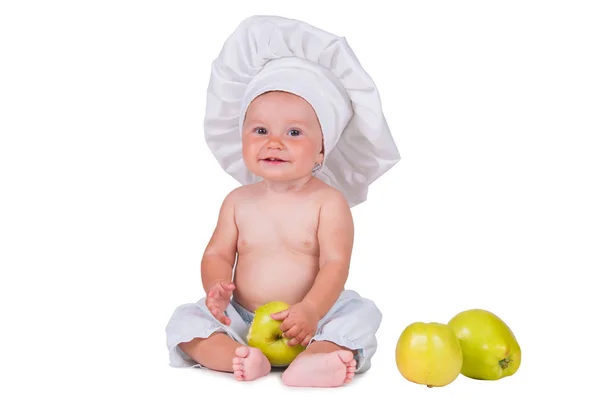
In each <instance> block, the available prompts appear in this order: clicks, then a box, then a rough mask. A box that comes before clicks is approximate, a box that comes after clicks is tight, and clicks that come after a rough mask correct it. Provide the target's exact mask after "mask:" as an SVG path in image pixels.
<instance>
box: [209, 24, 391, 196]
mask: <svg viewBox="0 0 600 398" xmlns="http://www.w3.org/2000/svg"><path fill="white" fill-rule="evenodd" d="M268 91H287V92H290V93H292V94H296V95H298V96H300V97H302V98H304V99H305V100H306V101H307V102H308V103H309V104H311V105H312V107H313V109H314V110H315V113H316V114H317V117H318V119H319V122H320V124H321V129H322V131H323V141H324V162H323V164H322V167H321V168H320V169H319V170H317V171H316V172H315V174H316V176H317V177H318V178H320V179H321V180H323V181H324V182H326V183H328V184H330V185H331V186H333V187H335V188H337V189H339V190H340V191H341V192H342V193H343V194H344V196H345V197H346V199H347V201H348V203H349V205H350V206H351V207H352V206H355V205H357V204H359V203H361V202H363V201H365V200H366V199H367V192H368V187H369V185H370V184H371V183H372V182H373V181H375V180H376V179H377V178H379V177H380V176H381V175H382V174H383V173H385V172H386V171H388V170H389V169H390V168H391V167H392V166H394V165H395V164H396V163H397V162H398V161H399V160H400V154H399V152H398V148H397V147H396V144H395V142H394V139H393V138H392V135H391V133H390V130H389V127H388V124H387V121H386V119H385V116H384V115H383V111H382V107H381V100H380V97H379V92H378V91H377V88H376V86H375V84H374V83H373V81H372V79H371V78H370V77H369V75H368V74H367V73H366V71H365V70H364V69H363V67H362V66H361V65H360V63H359V61H358V59H357V58H356V56H355V54H354V53H353V51H352V49H351V48H350V47H349V45H348V44H347V42H346V40H345V38H343V37H338V36H335V35H333V34H331V33H328V32H325V31H323V30H321V29H318V28H316V27H314V26H311V25H309V24H307V23H304V22H301V21H297V20H294V19H288V18H283V17H278V16H253V17H250V18H247V19H245V20H244V21H242V23H241V24H240V25H239V26H238V27H237V29H236V30H235V31H234V32H233V33H232V34H231V35H230V36H229V37H228V38H227V40H226V41H225V44H224V45H223V48H222V50H221V52H220V53H219V56H218V57H217V59H215V60H214V62H213V64H212V72H211V76H210V81H209V85H208V97H207V103H206V115H205V121H204V129H205V137H206V142H207V144H208V146H209V148H210V150H211V151H212V152H213V154H214V156H215V157H216V159H217V161H218V162H219V164H220V165H221V167H222V168H223V169H224V170H225V171H226V172H227V173H228V174H230V175H231V176H233V177H234V178H235V179H236V180H237V181H238V182H240V183H241V184H250V183H254V182H257V181H259V180H260V177H258V176H256V175H254V174H253V173H251V172H250V171H249V170H248V169H247V168H246V166H245V164H244V160H243V157H242V140H241V126H242V123H243V120H244V117H245V114H246V110H247V108H248V106H249V105H250V102H251V101H252V100H253V99H254V98H256V97H257V96H258V95H260V94H263V93H265V92H268Z"/></svg>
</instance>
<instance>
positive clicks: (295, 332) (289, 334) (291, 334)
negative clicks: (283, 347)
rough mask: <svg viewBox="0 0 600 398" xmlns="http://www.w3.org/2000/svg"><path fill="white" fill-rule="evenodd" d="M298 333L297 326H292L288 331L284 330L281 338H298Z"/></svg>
mask: <svg viewBox="0 0 600 398" xmlns="http://www.w3.org/2000/svg"><path fill="white" fill-rule="evenodd" d="M298 333H300V328H299V327H298V326H297V325H294V326H292V327H291V328H289V329H288V330H286V331H285V332H284V333H283V336H284V337H285V338H287V339H290V340H291V339H293V338H294V337H296V336H298Z"/></svg>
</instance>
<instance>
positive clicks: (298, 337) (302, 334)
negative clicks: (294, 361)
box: [294, 330, 307, 344]
mask: <svg viewBox="0 0 600 398" xmlns="http://www.w3.org/2000/svg"><path fill="white" fill-rule="evenodd" d="M306 335H307V333H306V332H305V331H304V330H301V331H300V332H298V334H297V335H296V337H295V338H294V339H295V340H296V341H297V342H298V344H300V343H302V342H303V341H304V338H305V337H306Z"/></svg>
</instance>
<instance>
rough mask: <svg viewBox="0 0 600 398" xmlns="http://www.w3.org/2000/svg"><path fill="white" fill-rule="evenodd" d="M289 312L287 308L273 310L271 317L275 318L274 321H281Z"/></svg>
mask: <svg viewBox="0 0 600 398" xmlns="http://www.w3.org/2000/svg"><path fill="white" fill-rule="evenodd" d="M289 313H290V311H289V310H283V311H279V312H274V313H272V314H271V318H273V319H275V320H276V321H281V320H282V319H285V318H287V316H288V314H289Z"/></svg>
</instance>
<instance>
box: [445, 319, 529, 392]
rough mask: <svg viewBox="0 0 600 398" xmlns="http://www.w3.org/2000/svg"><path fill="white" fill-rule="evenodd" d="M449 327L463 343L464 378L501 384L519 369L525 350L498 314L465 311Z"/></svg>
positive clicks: (461, 344) (452, 320)
mask: <svg viewBox="0 0 600 398" xmlns="http://www.w3.org/2000/svg"><path fill="white" fill-rule="evenodd" d="M448 326H450V327H451V328H452V330H453V331H454V334H456V337H457V338H458V341H459V342H460V346H461V349H462V353H463V358H464V360H463V366H462V370H461V373H462V374H463V375H464V376H467V377H470V378H472V379H479V380H498V379H501V378H504V377H507V376H511V375H513V374H514V373H516V371H517V370H518V369H519V366H520V365H521V347H520V346H519V343H518V342H517V339H516V338H515V335H514V334H513V332H512V330H511V329H510V328H509V327H508V326H507V325H506V323H504V321H503V320H502V319H500V318H499V317H498V316H496V315H495V314H493V313H491V312H489V311H486V310H482V309H472V310H467V311H463V312H460V313H459V314H457V315H456V316H454V317H453V318H452V319H451V320H450V322H448Z"/></svg>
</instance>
